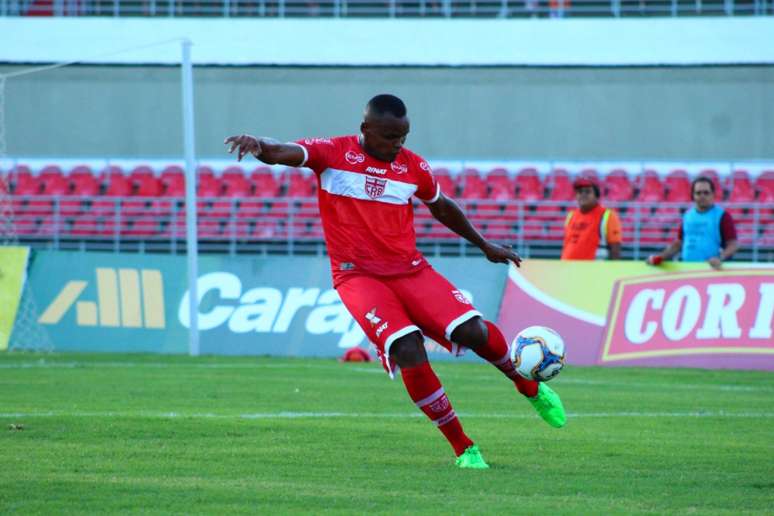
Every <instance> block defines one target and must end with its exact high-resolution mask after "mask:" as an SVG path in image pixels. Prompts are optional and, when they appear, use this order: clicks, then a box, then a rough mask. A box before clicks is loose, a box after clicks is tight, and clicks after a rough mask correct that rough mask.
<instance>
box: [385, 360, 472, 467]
mask: <svg viewBox="0 0 774 516" xmlns="http://www.w3.org/2000/svg"><path fill="white" fill-rule="evenodd" d="M400 373H401V376H402V377H403V383H404V384H405V385H406V390H407V391H408V393H409V396H411V399H412V400H413V401H414V403H415V404H416V406H417V407H419V408H420V409H421V410H422V412H424V413H425V415H426V416H427V417H429V418H430V421H432V422H433V423H435V425H436V426H437V427H438V429H439V430H440V431H441V432H442V433H443V435H444V436H445V437H446V439H447V440H448V441H449V444H451V445H452V448H454V453H455V454H456V455H458V456H459V455H461V454H462V452H464V451H465V450H466V449H467V448H468V446H471V445H472V444H473V441H471V440H470V438H468V436H467V435H465V432H464V431H463V430H462V425H461V424H460V420H459V419H457V415H456V414H455V413H454V409H453V408H452V406H451V403H449V398H447V397H446V393H445V392H444V390H443V386H442V385H441V382H440V380H438V377H437V376H436V375H435V372H434V371H433V369H432V368H431V367H430V363H429V362H424V363H422V364H420V365H418V366H416V367H408V368H407V367H401V369H400Z"/></svg>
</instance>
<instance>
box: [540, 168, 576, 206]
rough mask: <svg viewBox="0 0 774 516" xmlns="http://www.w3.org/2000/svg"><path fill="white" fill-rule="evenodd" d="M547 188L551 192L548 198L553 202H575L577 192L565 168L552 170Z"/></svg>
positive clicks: (547, 178) (547, 181) (547, 179)
mask: <svg viewBox="0 0 774 516" xmlns="http://www.w3.org/2000/svg"><path fill="white" fill-rule="evenodd" d="M546 187H547V188H548V189H549V190H550V192H549V194H548V198H549V199H550V200H552V201H574V200H575V190H574V189H573V187H572V181H570V174H569V173H568V172H567V171H566V170H565V169H563V168H557V169H554V170H552V171H551V172H550V173H549V174H548V177H546Z"/></svg>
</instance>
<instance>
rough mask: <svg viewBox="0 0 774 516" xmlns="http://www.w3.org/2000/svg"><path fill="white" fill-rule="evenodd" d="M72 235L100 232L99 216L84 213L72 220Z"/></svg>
mask: <svg viewBox="0 0 774 516" xmlns="http://www.w3.org/2000/svg"><path fill="white" fill-rule="evenodd" d="M69 233H70V234H71V235H84V236H87V235H96V234H98V228H97V217H95V216H94V215H82V216H80V217H76V218H74V219H72V220H71V224H70V231H69Z"/></svg>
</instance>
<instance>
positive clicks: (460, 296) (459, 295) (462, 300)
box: [451, 290, 470, 305]
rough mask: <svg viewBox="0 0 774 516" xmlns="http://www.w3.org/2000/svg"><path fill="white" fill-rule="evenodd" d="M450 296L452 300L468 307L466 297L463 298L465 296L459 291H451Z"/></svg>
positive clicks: (468, 301) (468, 302)
mask: <svg viewBox="0 0 774 516" xmlns="http://www.w3.org/2000/svg"><path fill="white" fill-rule="evenodd" d="M451 292H452V295H453V296H454V299H456V300H457V301H459V302H460V303H462V304H463V305H469V304H470V300H468V298H467V297H465V294H463V293H462V292H460V291H459V290H452V291H451Z"/></svg>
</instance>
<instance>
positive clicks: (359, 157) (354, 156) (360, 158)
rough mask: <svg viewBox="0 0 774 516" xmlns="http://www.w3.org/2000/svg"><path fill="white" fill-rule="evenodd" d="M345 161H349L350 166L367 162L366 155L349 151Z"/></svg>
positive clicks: (345, 155)
mask: <svg viewBox="0 0 774 516" xmlns="http://www.w3.org/2000/svg"><path fill="white" fill-rule="evenodd" d="M344 159H345V160H347V163H349V164H350V165H357V164H358V163H363V162H364V161H365V155H364V154H360V153H359V152H354V151H347V153H346V154H344Z"/></svg>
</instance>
